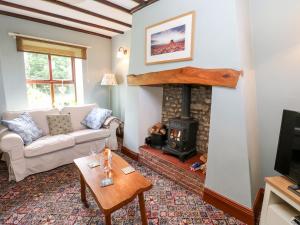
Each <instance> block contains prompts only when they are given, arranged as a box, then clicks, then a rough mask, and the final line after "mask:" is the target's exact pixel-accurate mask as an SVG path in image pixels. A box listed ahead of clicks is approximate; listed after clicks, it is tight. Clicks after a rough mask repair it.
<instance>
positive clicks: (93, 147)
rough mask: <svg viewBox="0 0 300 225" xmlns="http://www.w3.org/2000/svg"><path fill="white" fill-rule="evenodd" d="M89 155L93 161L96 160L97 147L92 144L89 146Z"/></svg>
mask: <svg viewBox="0 0 300 225" xmlns="http://www.w3.org/2000/svg"><path fill="white" fill-rule="evenodd" d="M90 155H91V156H92V159H93V161H95V162H96V155H97V148H96V146H95V145H93V144H92V145H91V146H90Z"/></svg>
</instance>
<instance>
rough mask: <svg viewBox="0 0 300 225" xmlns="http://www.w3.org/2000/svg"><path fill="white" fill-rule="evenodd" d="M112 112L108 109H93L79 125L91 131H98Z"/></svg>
mask: <svg viewBox="0 0 300 225" xmlns="http://www.w3.org/2000/svg"><path fill="white" fill-rule="evenodd" d="M111 113H112V111H111V110H109V109H102V108H98V107H97V108H93V109H92V110H91V111H90V112H89V113H88V114H87V116H86V117H85V118H84V119H83V121H82V122H81V124H83V125H85V126H87V127H88V128H91V129H95V130H96V129H100V128H101V127H102V125H103V123H104V122H105V120H106V119H107V118H108V117H110V116H111Z"/></svg>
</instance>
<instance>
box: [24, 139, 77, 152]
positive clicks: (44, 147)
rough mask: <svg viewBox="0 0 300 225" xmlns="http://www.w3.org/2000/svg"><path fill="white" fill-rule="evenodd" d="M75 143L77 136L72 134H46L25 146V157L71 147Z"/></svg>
mask: <svg viewBox="0 0 300 225" xmlns="http://www.w3.org/2000/svg"><path fill="white" fill-rule="evenodd" d="M74 145H75V138H74V137H72V136H70V135H65V134H60V135H55V136H44V137H42V138H40V139H38V140H36V141H35V142H33V143H32V144H30V145H28V146H26V147H25V150H24V155H25V157H34V156H38V155H43V154H46V153H50V152H54V151H58V150H61V149H65V148H70V147H72V146H74Z"/></svg>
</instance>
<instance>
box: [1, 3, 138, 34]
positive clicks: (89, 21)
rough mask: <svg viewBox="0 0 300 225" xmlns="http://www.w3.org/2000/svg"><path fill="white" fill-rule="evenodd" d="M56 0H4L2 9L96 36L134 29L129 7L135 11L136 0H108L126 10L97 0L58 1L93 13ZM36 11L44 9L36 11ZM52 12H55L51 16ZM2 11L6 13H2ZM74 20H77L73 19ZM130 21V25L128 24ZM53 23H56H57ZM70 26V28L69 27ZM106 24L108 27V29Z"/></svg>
mask: <svg viewBox="0 0 300 225" xmlns="http://www.w3.org/2000/svg"><path fill="white" fill-rule="evenodd" d="M55 1H56V0H53V2H55ZM53 2H49V1H44V0H30V1H28V0H27V1H20V0H0V11H5V13H6V14H7V12H8V13H9V14H8V15H9V16H13V17H20V15H23V16H27V17H30V18H24V19H29V20H30V19H31V18H35V19H40V20H46V21H50V22H54V23H56V24H59V25H65V26H68V27H69V28H70V27H71V29H72V28H76V29H81V31H82V32H84V31H87V32H93V33H94V34H95V35H97V34H99V35H105V36H107V37H108V38H109V37H113V36H115V35H118V34H119V33H122V32H124V31H127V30H129V29H131V27H130V25H131V24H132V14H131V13H129V12H126V9H127V10H132V9H133V8H134V7H137V6H138V5H139V4H138V3H137V2H136V1H134V0H107V2H110V3H114V4H116V5H118V6H121V7H123V8H124V10H125V11H124V10H120V9H117V8H113V7H112V6H108V5H105V4H102V3H100V2H99V1H96V0H59V1H57V2H63V3H67V4H69V5H71V6H75V7H77V8H80V9H83V10H87V11H88V12H91V13H92V14H93V15H90V13H88V12H80V11H79V10H76V9H72V8H69V7H66V6H62V5H58V4H55V3H53ZM24 7H25V8H24ZM26 7H29V8H26ZM35 10H40V11H38V12H36V11H35ZM45 12H46V13H45ZM47 13H48V14H47ZM49 13H50V14H51V15H49ZM0 14H4V13H1V12H0ZM16 14H18V15H16ZM95 14H98V15H101V16H100V17H103V16H104V17H107V18H108V19H107V18H99V17H97V16H96V15H95ZM61 16H63V18H61ZM57 17H59V18H57ZM74 19H75V20H76V21H73V20H74ZM109 19H113V20H114V21H109ZM36 22H37V21H36ZM39 22H42V21H39ZM119 22H120V23H121V24H120V23H119ZM124 23H125V24H124ZM126 24H128V25H129V26H126ZM53 25H54V26H55V24H53ZM99 26H100V27H99ZM68 27H66V29H69V28H68ZM103 27H106V28H107V29H105V28H103ZM111 29H114V30H111Z"/></svg>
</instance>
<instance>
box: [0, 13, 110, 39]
mask: <svg viewBox="0 0 300 225" xmlns="http://www.w3.org/2000/svg"><path fill="white" fill-rule="evenodd" d="M0 15H5V16H10V17H15V18H19V19H24V20H29V21H32V22H36V23H41V24H46V25H50V26H54V27H60V28H63V29H66V30H73V31H77V32H81V33H85V34H90V35H95V36H98V37H103V38H107V39H111V37H110V36H107V35H104V34H99V33H96V32H92V31H88V30H83V29H80V28H77V27H71V26H67V25H63V24H60V23H55V22H51V21H48V20H42V19H38V18H34V17H30V16H25V15H21V14H17V13H12V12H7V11H3V10H0Z"/></svg>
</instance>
